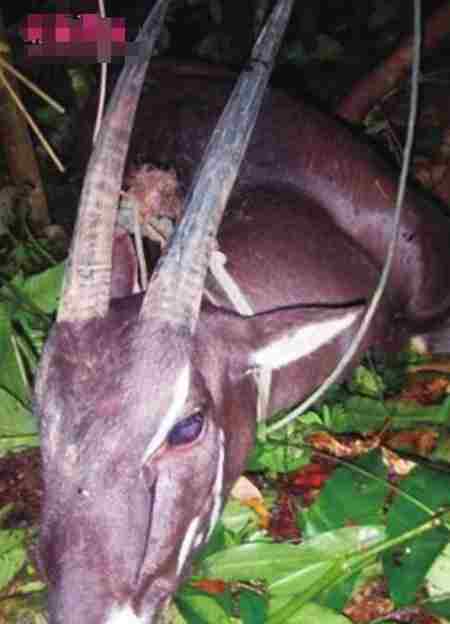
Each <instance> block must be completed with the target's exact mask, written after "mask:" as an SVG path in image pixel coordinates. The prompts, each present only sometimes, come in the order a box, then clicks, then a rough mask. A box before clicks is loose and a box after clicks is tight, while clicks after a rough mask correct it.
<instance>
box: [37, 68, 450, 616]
mask: <svg viewBox="0 0 450 624" xmlns="http://www.w3.org/2000/svg"><path fill="white" fill-rule="evenodd" d="M142 71H144V70H143V69H142V66H141V65H138V66H137V68H136V69H133V70H132V71H130V72H129V73H131V76H132V79H131V82H130V80H128V82H126V83H123V84H122V83H121V84H122V87H123V88H122V91H120V92H119V96H120V99H119V100H118V101H117V102H116V108H115V109H114V111H115V112H113V113H112V114H111V116H109V117H108V118H107V124H109V128H110V129H111V128H112V130H111V133H110V134H109V135H108V134H107V133H106V132H105V133H104V134H103V135H102V136H101V137H100V147H99V150H100V149H101V148H102V146H103V147H105V148H108V149H109V150H110V151H109V152H107V153H108V154H109V156H108V157H107V158H106V161H105V152H102V159H99V158H100V157H99V156H98V154H97V155H96V156H95V157H94V160H93V161H91V165H90V167H91V169H90V173H88V177H87V182H86V184H85V188H84V191H83V194H84V195H83V200H82V201H83V202H84V203H82V205H81V208H80V217H79V224H78V228H77V232H76V235H75V241H74V244H73V248H72V252H71V260H70V267H69V272H68V276H67V278H66V286H65V291H64V295H63V300H62V306H61V309H60V312H59V315H58V320H57V323H56V324H55V326H54V328H53V331H52V333H51V336H50V338H49V341H48V343H47V346H46V350H45V354H44V357H43V362H42V365H41V370H40V374H39V380H38V384H37V391H36V396H37V400H36V404H37V412H38V414H39V415H40V417H41V421H42V447H43V458H44V479H45V489H46V493H45V502H44V513H43V524H42V535H41V559H42V565H43V568H44V569H45V571H46V574H47V576H48V579H49V583H50V621H51V624H81V623H83V624H104V623H108V624H118V623H119V624H123V623H130V624H132V623H145V622H151V621H153V619H154V617H155V614H156V613H157V612H158V611H159V610H160V608H161V606H162V605H163V604H164V603H165V602H166V600H167V599H168V597H170V595H171V594H172V593H173V592H174V591H175V589H176V587H177V586H178V584H179V583H180V581H181V579H182V578H183V576H184V575H185V574H186V572H187V570H188V569H189V562H190V561H191V559H192V556H193V554H194V553H195V552H197V550H198V549H199V548H200V547H201V545H202V544H204V543H205V542H206V541H207V539H208V537H209V535H210V534H211V531H212V529H213V528H214V525H215V523H216V521H217V519H218V517H219V515H220V511H221V509H222V507H223V504H224V502H225V500H226V498H227V495H228V492H229V490H230V488H231V486H232V484H233V482H234V481H235V479H236V478H237V477H238V476H239V474H240V472H241V471H242V469H243V467H244V465H245V460H246V457H247V454H248V452H249V450H250V448H251V445H252V441H253V435H254V429H255V423H256V419H257V415H258V411H259V416H260V417H262V418H265V417H266V416H269V415H270V414H271V413H272V412H273V411H275V410H277V409H278V408H281V407H287V406H289V405H293V404H295V403H297V402H298V401H300V400H301V399H302V398H303V397H304V396H305V395H306V394H308V393H310V392H311V391H312V390H313V389H314V388H316V387H317V386H318V385H319V384H320V383H321V382H322V381H323V379H324V378H325V376H326V375H327V374H328V373H329V372H330V370H331V368H332V367H333V366H334V365H335V363H336V362H337V360H338V359H339V358H340V356H341V355H342V353H343V351H344V350H345V349H346V348H347V346H348V344H349V342H350V340H351V338H352V336H353V335H354V333H355V331H356V329H357V327H358V321H359V319H360V317H361V314H362V310H363V308H364V305H363V303H364V301H365V300H366V299H367V298H368V297H369V296H370V294H371V292H372V290H373V288H374V287H375V285H376V282H377V279H378V276H379V271H380V267H381V265H382V263H383V260H384V257H385V253H386V248H387V244H388V241H389V237H390V236H391V232H392V214H393V204H394V194H395V189H396V179H395V176H393V175H392V173H391V170H390V168H388V167H387V166H386V165H385V164H384V163H383V162H382V161H381V160H380V159H379V158H378V157H377V156H376V155H375V154H374V153H373V152H372V151H371V149H370V148H369V147H367V146H366V145H365V144H364V143H362V142H360V141H358V140H357V139H355V138H354V136H353V135H352V134H351V133H350V132H349V131H348V130H347V129H346V128H345V127H344V126H342V125H341V124H340V123H338V122H337V121H335V120H333V119H331V118H329V117H327V116H324V115H322V114H321V113H319V112H317V111H315V110H313V109H311V108H309V107H307V106H306V105H305V104H303V103H302V102H300V101H297V100H293V99H291V98H290V97H288V96H287V95H285V94H283V93H281V92H278V91H271V92H269V93H267V95H266V97H265V100H264V104H263V107H262V112H261V114H260V117H259V120H258V122H257V125H256V129H255V132H254V135H253V138H252V140H251V143H250V147H249V149H248V152H247V155H246V158H245V161H244V163H243V166H242V169H241V172H240V176H239V179H238V181H237V183H236V185H235V188H234V191H233V194H232V196H231V199H230V201H229V204H228V209H227V214H226V216H225V219H224V222H223V224H222V227H221V229H220V233H219V238H218V240H219V246H220V249H221V250H222V251H223V252H224V253H225V255H226V258H227V264H226V268H227V270H228V272H229V274H230V275H231V277H232V278H233V280H234V282H235V284H237V286H238V288H239V289H240V292H241V294H242V295H243V296H244V298H245V300H246V302H247V304H248V305H249V307H250V308H251V310H252V313H251V314H250V315H248V316H243V315H240V314H238V313H236V311H235V310H234V307H233V305H231V304H230V303H229V301H228V299H227V297H226V296H225V295H224V294H223V292H222V291H221V290H220V288H219V287H218V286H217V285H216V286H214V287H213V288H212V289H210V291H209V299H208V298H207V297H203V294H204V279H205V273H206V269H207V266H208V263H209V260H210V257H211V251H212V247H213V241H214V238H215V235H216V231H217V227H218V225H219V222H220V216H221V214H220V213H221V209H222V206H219V208H218V209H217V210H216V212H214V211H213V213H214V214H213V216H211V219H210V221H209V222H208V224H207V225H206V226H205V225H204V223H205V222H206V221H207V220H208V218H209V216H210V215H209V213H208V214H207V215H206V217H205V215H203V216H202V215H200V216H199V214H198V213H197V212H195V210H191V209H188V211H187V213H186V214H185V216H184V218H183V220H182V223H181V225H180V227H179V228H178V230H177V233H176V235H175V236H174V238H173V239H172V242H171V244H170V245H169V248H168V251H167V253H166V255H165V256H164V258H163V260H162V262H160V264H159V265H158V267H157V271H156V274H155V275H154V277H153V279H152V281H151V284H150V287H149V290H148V292H147V293H146V295H145V298H144V299H143V296H142V295H134V296H133V295H132V294H131V288H132V283H131V282H132V280H131V279H130V280H129V284H128V291H129V295H130V296H127V297H122V298H121V299H115V300H111V298H110V295H111V293H112V294H113V295H114V293H115V291H114V283H115V282H114V275H111V255H112V239H113V228H114V220H115V208H114V206H113V202H112V200H111V199H110V198H111V197H113V198H114V201H115V200H116V199H117V196H118V192H119V189H120V184H121V166H122V164H120V166H118V165H117V163H118V162H119V161H120V163H122V160H123V159H124V157H125V156H124V149H126V148H125V147H124V145H123V144H124V143H126V142H127V140H128V138H127V136H126V135H127V131H128V128H129V124H131V123H132V122H131V120H128V118H127V115H128V113H129V109H130V107H131V103H130V102H131V99H133V98H135V97H136V88H137V86H136V85H138V83H139V81H140V80H141V73H142ZM133 72H134V73H133ZM232 83H233V81H232V80H227V79H222V78H219V77H217V76H216V75H215V74H214V72H209V71H208V70H205V69H204V68H199V69H198V70H197V69H196V68H192V67H189V68H186V67H185V66H177V65H176V64H175V63H174V64H171V65H165V66H163V67H161V65H155V67H154V68H153V71H151V73H150V77H149V78H148V80H147V87H146V91H145V95H144V96H143V98H142V99H141V104H140V110H139V112H138V121H137V130H136V131H135V134H134V138H133V141H132V151H131V153H132V156H133V158H134V159H135V160H140V161H141V162H143V161H145V162H151V163H153V164H155V165H156V166H171V167H174V168H175V170H176V172H177V175H178V176H179V179H180V181H181V187H182V188H183V189H186V190H187V189H188V188H189V185H190V182H191V180H192V177H193V173H194V170H195V168H196V166H197V164H198V162H199V161H200V159H201V156H202V153H203V151H204V149H205V147H206V144H207V141H208V138H209V137H210V135H211V132H212V130H213V128H214V125H215V124H216V122H217V119H218V116H219V114H220V112H221V110H222V109H223V107H224V105H225V102H226V100H227V97H228V96H229V94H230V91H231V88H232ZM130 84H131V87H130ZM125 87H126V88H125ZM242 106H243V107H244V106H245V102H244V103H243V104H242ZM236 120H237V121H238V117H237V118H236ZM237 121H236V123H237ZM111 141H113V142H112V143H111ZM111 149H112V152H111ZM225 152H226V149H225V147H224V152H223V154H224V158H225V157H226V156H227V154H226V153H225ZM108 158H109V159H110V160H108ZM219 160H220V159H219ZM116 161H117V162H116ZM92 171H93V172H94V173H92ZM89 176H91V177H89ZM214 176H215V173H212V174H210V178H209V179H208V178H207V179H206V181H205V184H206V185H207V186H208V184H211V185H212V184H213V182H215V180H214ZM225 177H226V176H225ZM94 182H95V184H94ZM225 182H227V179H226V180H225ZM103 200H104V203H103V204H101V201H103ZM218 203H219V204H220V201H219V202H218ZM208 215H209V216H208ZM125 256H126V254H125V255H124V256H123V257H125ZM449 261H450V224H449V222H448V220H447V219H446V218H444V217H443V216H442V214H441V213H440V212H439V210H438V209H437V208H436V206H434V205H432V204H429V203H428V202H426V201H424V200H423V199H422V197H421V196H420V195H418V194H417V193H415V192H414V191H412V190H411V191H410V192H409V193H408V194H407V197H406V205H405V213H404V218H403V221H402V225H401V232H400V238H399V242H398V251H397V255H396V259H395V263H394V268H393V272H392V277H391V279H390V282H389V286H388V289H387V292H386V294H385V297H384V299H383V302H382V305H381V307H380V309H379V311H378V314H377V316H376V319H375V321H374V322H373V324H372V326H371V328H370V330H369V332H368V335H367V337H366V340H365V343H364V345H363V346H362V347H361V350H360V352H359V355H360V354H361V353H362V349H363V348H366V347H367V346H368V345H375V344H376V345H380V346H387V345H389V344H390V343H391V342H392V338H395V340H396V341H397V339H398V338H399V336H404V337H407V336H408V335H410V334H411V333H412V332H414V331H416V330H420V331H421V330H422V329H423V328H428V327H432V326H433V325H434V324H438V323H439V322H441V321H443V320H445V318H446V316H447V315H448V311H449V307H450V288H449V286H450V271H448V266H449ZM129 275H133V271H130V272H129ZM111 283H112V285H113V286H112V290H111ZM208 284H209V282H208ZM126 291H127V288H126V285H125V287H124V283H123V282H122V284H121V292H122V294H124V292H126ZM202 297H203V299H202ZM211 300H212V301H213V302H211ZM200 302H201V308H200ZM267 373H269V377H270V379H271V386H270V394H269V397H268V402H267V404H266V405H264V408H263V409H261V404H260V402H259V400H258V396H259V392H260V391H261V389H262V386H261V379H263V378H265V379H266V381H267ZM266 390H267V387H266ZM258 405H260V407H259V408H258Z"/></svg>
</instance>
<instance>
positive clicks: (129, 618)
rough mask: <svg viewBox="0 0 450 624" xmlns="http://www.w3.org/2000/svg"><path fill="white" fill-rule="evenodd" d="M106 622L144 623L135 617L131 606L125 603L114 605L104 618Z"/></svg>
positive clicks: (121, 623) (107, 623) (112, 623)
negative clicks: (124, 604)
mask: <svg viewBox="0 0 450 624" xmlns="http://www.w3.org/2000/svg"><path fill="white" fill-rule="evenodd" d="M106 624H144V620H143V619H142V618H139V617H137V615H136V614H135V612H134V611H133V610H132V609H131V607H129V606H128V605H126V606H123V607H114V608H113V609H112V611H111V613H110V614H109V617H108V619H107V620H106Z"/></svg>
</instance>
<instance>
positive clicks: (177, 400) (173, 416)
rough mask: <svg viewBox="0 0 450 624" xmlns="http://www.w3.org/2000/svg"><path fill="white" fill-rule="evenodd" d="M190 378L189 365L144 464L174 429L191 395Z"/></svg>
mask: <svg viewBox="0 0 450 624" xmlns="http://www.w3.org/2000/svg"><path fill="white" fill-rule="evenodd" d="M190 376H191V375H190V366H189V364H186V366H185V367H184V368H183V370H182V371H181V373H180V375H179V376H178V379H177V380H176V382H175V386H174V392H173V399H172V403H171V405H170V407H169V409H168V411H167V414H166V415H165V416H164V418H163V419H162V422H161V426H160V428H159V429H158V431H157V432H156V434H155V436H154V438H153V439H152V441H151V442H150V444H149V445H148V446H147V448H146V450H145V452H144V456H143V459H142V462H143V463H144V462H146V461H147V460H148V459H149V457H151V456H152V455H153V453H154V452H155V451H157V450H158V449H159V447H160V446H161V444H162V443H163V442H164V440H165V439H166V436H167V434H168V433H169V431H170V430H171V429H172V427H173V425H174V424H175V422H176V421H177V419H178V418H179V416H180V414H181V413H182V412H183V409H184V405H185V403H186V399H187V397H188V393H189V382H190Z"/></svg>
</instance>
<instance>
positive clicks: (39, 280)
mask: <svg viewBox="0 0 450 624" xmlns="http://www.w3.org/2000/svg"><path fill="white" fill-rule="evenodd" d="M63 276H64V263H63V262H61V263H60V264H57V265H56V266H54V267H51V268H50V269H47V270H46V271H43V272H42V273H38V274H37V275H32V276H31V277H28V278H27V279H26V281H25V284H24V285H23V292H24V293H25V295H26V296H27V297H28V298H29V299H30V301H32V302H33V304H34V305H35V306H37V307H38V308H39V309H40V310H41V311H42V312H44V313H45V314H53V313H54V312H55V311H56V308H57V306H58V298H59V293H60V292H61V287H62V281H63Z"/></svg>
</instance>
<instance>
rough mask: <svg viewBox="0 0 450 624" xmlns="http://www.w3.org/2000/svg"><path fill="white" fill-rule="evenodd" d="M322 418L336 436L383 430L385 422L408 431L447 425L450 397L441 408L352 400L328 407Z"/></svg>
mask: <svg viewBox="0 0 450 624" xmlns="http://www.w3.org/2000/svg"><path fill="white" fill-rule="evenodd" d="M323 418H324V421H325V424H326V426H327V428H328V429H330V430H331V431H333V432H334V433H348V432H350V431H355V432H359V433H367V432H370V431H376V430H379V429H382V428H383V426H384V425H385V424H386V422H389V423H390V426H391V428H392V429H406V428H408V427H413V426H416V425H417V424H421V423H430V424H434V425H446V424H448V423H449V422H450V397H449V398H447V399H446V400H445V401H444V402H443V403H442V404H441V405H428V406H421V405H416V404H415V403H413V402H407V401H387V402H382V401H377V400H375V399H369V398H365V397H351V398H349V399H348V400H347V401H345V402H344V403H339V404H337V405H333V406H332V407H329V406H326V407H325V408H324V409H323Z"/></svg>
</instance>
